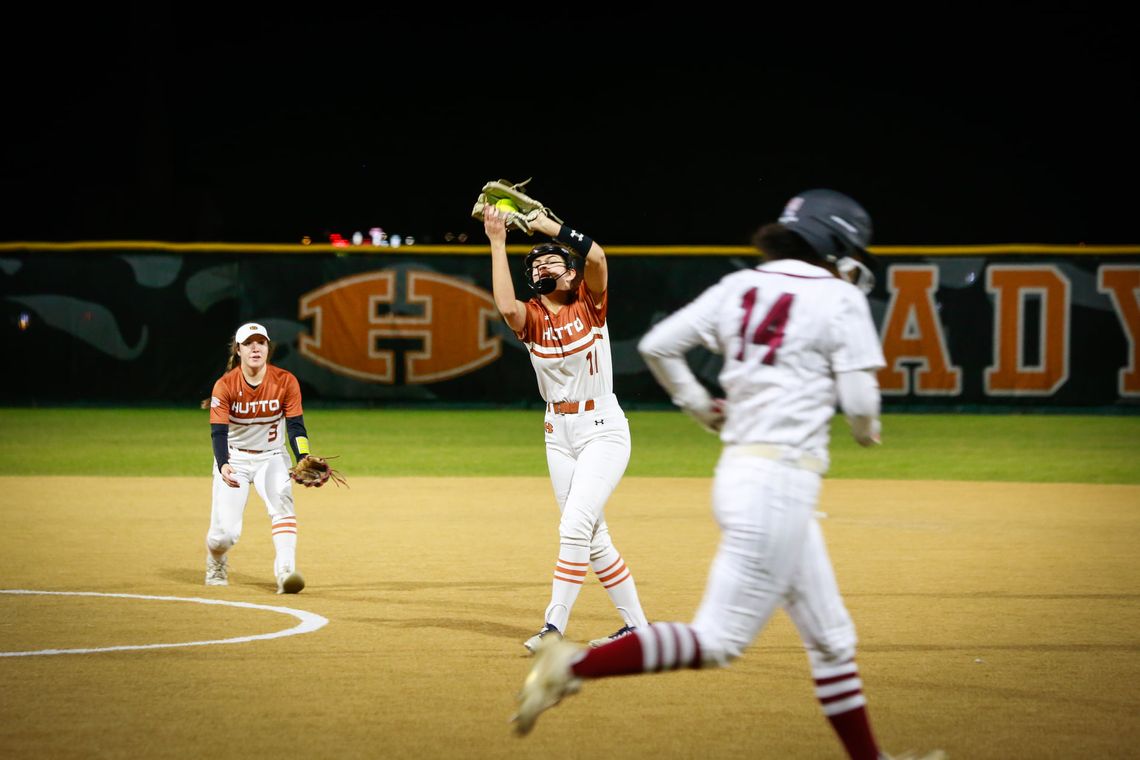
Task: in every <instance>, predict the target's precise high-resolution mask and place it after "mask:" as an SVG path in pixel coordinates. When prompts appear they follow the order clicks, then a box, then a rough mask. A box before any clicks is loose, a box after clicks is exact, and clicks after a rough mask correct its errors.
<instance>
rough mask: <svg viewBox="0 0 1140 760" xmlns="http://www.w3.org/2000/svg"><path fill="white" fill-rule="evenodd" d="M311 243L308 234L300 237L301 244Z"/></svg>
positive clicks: (311, 240)
mask: <svg viewBox="0 0 1140 760" xmlns="http://www.w3.org/2000/svg"><path fill="white" fill-rule="evenodd" d="M312 243H313V239H312V238H311V237H309V236H308V235H305V236H304V237H303V238H301V245H312Z"/></svg>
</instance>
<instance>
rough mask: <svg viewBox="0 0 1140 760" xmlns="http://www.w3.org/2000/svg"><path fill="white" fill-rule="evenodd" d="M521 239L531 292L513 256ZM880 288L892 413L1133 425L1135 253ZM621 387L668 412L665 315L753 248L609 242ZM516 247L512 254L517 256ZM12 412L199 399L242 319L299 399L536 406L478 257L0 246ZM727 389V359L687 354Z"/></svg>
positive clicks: (956, 251)
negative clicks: (649, 362) (650, 344)
mask: <svg viewBox="0 0 1140 760" xmlns="http://www.w3.org/2000/svg"><path fill="white" fill-rule="evenodd" d="M526 250H528V247H527V246H511V247H510V252H511V254H512V257H511V258H512V264H513V265H514V270H515V271H514V274H515V281H516V285H517V286H519V287H518V288H517V290H518V293H519V295H520V296H523V297H525V291H524V290H523V289H522V284H521V266H522V256H521V254H522V253H525V251H526ZM872 250H873V251H874V252H875V253H876V254H878V255H879V256H880V258H881V259H882V261H883V263H884V271H883V272H882V273H881V274H880V278H879V281H878V283H877V284H876V287H875V290H874V291H873V292H872V293H871V295H870V303H871V309H872V313H873V315H874V317H875V321H876V324H877V326H878V328H879V333H880V336H881V338H882V341H883V348H884V353H885V355H886V357H887V361H888V367H887V368H886V369H885V370H883V371H882V372H881V373H880V375H879V380H880V384H881V386H882V389H883V397H884V403H885V405H886V407H887V408H888V409H889V408H891V407H892V406H893V407H896V408H900V409H901V408H908V407H915V406H923V407H934V408H938V407H946V408H956V407H961V406H980V407H985V406H987V405H988V406H994V407H998V406H1000V407H1002V408H1006V407H1010V406H1013V407H1024V408H1026V409H1045V408H1069V407H1089V408H1099V409H1102V410H1103V409H1107V410H1120V411H1124V412H1133V411H1140V348H1138V346H1140V246H1037V245H1001V246H968V247H946V246H921V247H920V246H884V247H877V248H873V249H872ZM607 253H608V256H609V263H610V293H611V295H610V298H611V304H610V319H609V329H610V338H611V340H612V341H613V356H614V372H615V384H616V386H617V391H618V393H619V396H620V397H621V398H622V400H623V402H625V403H626V404H627V405H629V406H633V405H638V404H644V405H658V404H666V403H667V402H668V400H667V398H666V397H665V395H664V394H663V393H662V392H661V390H660V388H658V387H657V385H656V384H655V383H654V382H653V379H652V377H651V376H650V375H649V373H648V371H647V370H646V368H645V365H644V364H643V363H642V362H641V359H640V357H639V356H638V354H637V351H636V343H637V340H638V339H639V338H640V337H641V336H642V335H643V334H644V333H645V331H646V330H647V329H648V328H649V327H650V326H651V325H652V324H653V323H654V322H656V321H657V320H659V319H660V318H661V317H663V316H664V315H665V314H667V313H669V312H671V311H673V310H675V309H677V308H679V307H680V306H682V305H684V304H685V303H687V302H688V301H689V300H691V299H692V298H693V297H695V296H696V295H697V294H698V293H700V292H701V291H702V290H703V289H704V288H706V287H708V286H709V285H711V284H713V283H714V282H716V281H717V279H719V278H720V277H721V276H723V275H725V274H728V273H729V272H732V271H735V270H737V269H739V268H741V267H745V266H752V265H754V264H755V263H756V259H755V255H754V251H752V250H751V249H749V248H745V247H736V246H720V247H712V246H707V247H673V248H663V247H652V248H650V247H629V246H614V247H611V248H608V249H607ZM514 254H519V255H514ZM0 304H2V305H3V314H4V322H3V336H4V337H3V345H4V352H5V356H8V357H14V362H13V364H12V365H11V366H10V368H9V370H8V371H7V372H5V373H3V375H2V376H3V380H2V390H3V393H4V397H5V399H6V401H7V402H8V403H10V404H27V403H56V402H69V401H90V402H108V403H151V402H162V403H165V402H171V403H196V402H197V400H199V399H201V398H203V397H204V396H208V395H209V391H210V388H211V386H212V384H213V381H214V379H216V377H217V376H218V375H219V374H220V373H221V371H222V369H223V366H224V363H225V358H226V353H227V347H228V340H229V336H230V335H231V334H232V332H233V330H234V328H235V327H236V326H237V325H238V324H239V323H241V322H244V321H248V320H254V321H258V322H261V323H263V324H265V325H266V327H267V328H268V330H269V332H270V335H271V336H273V338H274V342H275V344H276V347H275V351H276V354H275V357H274V361H275V363H277V364H279V365H281V366H283V367H285V368H287V369H289V370H290V371H292V372H293V373H294V374H296V375H297V377H298V378H299V379H300V381H301V383H302V388H303V390H304V393H305V397H306V400H307V401H319V400H323V401H330V402H353V403H384V402H399V403H412V402H422V403H428V404H452V405H454V404H459V405H482V404H516V405H527V404H532V403H534V404H537V402H538V398H537V389H536V386H535V381H534V375H533V371H532V370H531V367H530V362H529V359H528V357H527V353H526V351H525V349H524V348H523V346H522V345H521V344H520V343H519V342H518V341H517V340H516V339H515V338H514V336H513V335H512V334H511V332H510V330H508V329H507V328H506V327H505V325H504V324H503V323H502V321H501V320H500V319H499V318H498V316H497V312H496V310H495V306H494V302H493V299H492V297H491V267H490V262H489V256H488V253H487V249H486V248H485V247H483V246H462V245H456V246H411V247H403V248H371V247H368V248H365V247H353V248H337V247H333V246H327V245H321V246H299V245H228V244H167V243H159V242H138V241H132V242H114V241H112V242H84V243H72V244H60V243H0ZM691 359H692V363H693V366H694V368H695V369H696V370H697V372H698V374H699V375H700V376H701V377H702V378H704V379H705V380H707V381H708V382H709V383H710V384H712V385H715V377H716V371H717V369H718V368H719V360H718V358H717V357H715V356H713V355H710V354H707V353H703V352H700V351H697V352H694V354H693V355H692V357H691Z"/></svg>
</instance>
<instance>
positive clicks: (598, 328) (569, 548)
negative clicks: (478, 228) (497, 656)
mask: <svg viewBox="0 0 1140 760" xmlns="http://www.w3.org/2000/svg"><path fill="white" fill-rule="evenodd" d="M483 226H484V230H485V231H486V233H487V237H488V239H489V240H490V241H491V266H492V278H493V281H494V288H493V289H494V295H495V304H496V306H498V308H499V313H500V314H502V316H503V319H504V320H505V321H506V323H507V324H508V325H509V326H510V328H511V329H512V330H514V331H515V335H517V336H518V338H519V340H521V341H522V342H523V343H525V344H526V347H527V349H528V351H529V352H530V360H531V365H532V366H533V367H534V373H535V375H536V377H537V378H538V390H539V393H540V394H541V395H542V398H543V400H544V401H546V418H545V425H544V427H545V430H546V462H547V466H548V468H549V471H550V480H551V483H552V484H553V486H554V498H555V500H556V501H557V503H558V508H559V510H560V511H561V513H562V517H561V520H560V521H559V523H558V541H559V549H558V560H557V562H556V563H555V566H554V580H553V584H552V588H551V594H550V604H549V605H548V606H547V608H546V613H545V617H544V623H543V626H542V629H541V630H539V632H538V633H536V634H535V635H533V636H531V637H530V638H529V639H528V640H527V641H526V643H525V644H524V646H525V647H526V649H527V651H528V652H532V653H533V652H534V651H535V649H536V648H537V647H538V645H539V643H540V642H542V641H543V640H544V639H550V638H555V639H561V638H562V636H563V635H564V634H565V633H566V628H567V625H568V623H569V620H570V611H571V610H572V609H573V607H574V602H575V601H576V600H577V598H578V593H579V591H581V589H582V583H583V582H584V581H585V579H586V575H587V572H588V570H593V571H594V575H595V576H596V577H597V579H598V580H599V581H600V582H601V583H602V586H603V587H604V588H605V589H606V592H607V593H608V594H609V596H610V600H611V601H612V602H613V604H614V606H615V607H617V610H618V612H619V613H620V615H621V618H622V623H623V625H622V627H621V628H619V629H618V630H617V631H615V632H614V633H613V634H611V635H609V636H606V637H602V638H598V639H594V640H593V641H591V642H590V644H591V645H592V646H599V645H601V644H603V643H605V642H607V641H610V640H615V639H619V638H623V637H625V636H628V635H629V634H630V633H631V632H632V631H634V630H637V629H641V628H644V627H645V626H646V625H648V623H647V622H646V619H645V613H644V612H643V611H642V609H641V600H640V599H639V598H638V595H637V586H636V585H635V584H634V581H633V575H632V573H631V572H630V570H629V567H628V566H627V565H626V564H625V561H624V560H623V559H622V556H621V553H620V552H618V550H617V548H616V547H614V544H613V541H612V540H611V538H610V531H609V528H608V527H607V526H606V520H605V516H604V514H603V509H604V507H605V504H606V500H607V499H609V497H610V494H611V493H613V490H614V488H616V487H617V484H618V482H619V481H620V480H621V477H622V475H623V474H624V473H625V468H626V465H627V464H629V453H630V436H629V422H628V420H626V417H625V412H623V411H622V408H621V406H620V405H619V404H618V400H617V396H615V395H614V392H613V386H614V383H613V366H612V363H611V360H610V338H609V331H608V329H607V327H606V312H607V309H608V303H609V302H608V291H607V269H606V256H605V252H604V251H603V250H602V248H601V246H599V245H598V244H597V243H595V242H594V241H593V240H591V239H590V238H588V237H586V236H585V235H583V234H582V233H580V232H578V231H576V230H573V229H570V228H569V227H567V226H565V225H559V224H558V223H556V222H555V221H554V220H552V219H550V218H549V217H548V216H546V214H545V213H543V214H540V215H539V216H538V219H536V220H535V221H534V222H532V223H531V227H532V229H533V230H535V231H537V232H540V233H542V234H544V235H549V236H550V237H551V238H554V242H551V243H544V244H542V245H537V246H535V247H534V249H533V250H532V251H531V252H530V254H529V255H528V256H527V257H526V274H525V277H526V283H527V285H528V286H529V287H530V289H531V290H532V291H534V294H535V295H534V297H532V298H531V299H530V300H528V301H525V302H523V301H519V300H518V299H516V298H515V289H514V283H513V281H512V279H511V272H510V268H509V265H508V263H507V246H506V239H507V230H506V226H505V224H504V215H503V214H502V213H501V212H499V211H498V210H497V209H495V208H493V207H488V208H487V210H486V212H485V214H484V217H483ZM583 259H584V263H583Z"/></svg>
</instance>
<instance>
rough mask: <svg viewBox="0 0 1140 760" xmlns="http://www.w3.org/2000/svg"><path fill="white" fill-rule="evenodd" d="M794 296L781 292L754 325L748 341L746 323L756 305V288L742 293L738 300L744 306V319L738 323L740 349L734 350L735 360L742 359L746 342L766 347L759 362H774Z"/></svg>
mask: <svg viewBox="0 0 1140 760" xmlns="http://www.w3.org/2000/svg"><path fill="white" fill-rule="evenodd" d="M795 298H796V297H795V296H794V295H792V294H791V293H781V294H780V297H779V298H777V299H776V303H775V304H773V305H772V308H771V309H770V310H769V311H768V314H767V315H765V317H764V318H763V319H762V320H760V324H758V325H757V326H756V330H755V332H753V333H752V340H751V341H748V340H746V339H745V336H746V334H747V333H748V323H749V322H750V321H752V309H753V308H754V307H755V306H756V288H749V289H748V290H747V291H746V292H745V293H744V297H743V298H742V299H741V301H740V305H741V306H742V307H743V308H744V319H743V320H742V321H741V323H740V350H739V351H737V352H736V361H738V362H742V361H744V347H745V346H746V345H747V344H748V343H755V344H756V345H758V346H767V347H768V353H766V354H764V358H763V359H762V360H761V363H763V364H769V365H771V364H775V363H776V349H778V348H779V347H780V346H781V345H782V344H783V343H784V327H785V326H786V325H787V324H788V314H789V312H790V311H791V309H792V301H794V300H795Z"/></svg>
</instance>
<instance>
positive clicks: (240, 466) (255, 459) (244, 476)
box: [206, 449, 296, 553]
mask: <svg viewBox="0 0 1140 760" xmlns="http://www.w3.org/2000/svg"><path fill="white" fill-rule="evenodd" d="M230 466H232V467H233V468H234V474H233V479H234V480H236V481H237V482H238V483H239V484H240V485H239V486H238V487H237V488H231V487H230V486H228V485H226V482H225V481H224V480H222V474H221V473H220V472H218V463H217V462H214V498H213V506H212V507H211V509H210V530H209V533H207V534H206V545H207V546H208V547H209V548H210V549H211V550H212V551H214V552H218V553H221V552H225V551H228V550H229V549H230V548H231V547H232V546H233V545H234V544H236V543H237V542H238V539H240V538H241V531H242V515H243V513H244V512H245V505H246V501H248V499H249V486H250V484H253V487H254V489H256V490H257V494H258V496H260V497H261V500H262V501H263V502H265V508H266V510H267V511H268V513H269V519H270V521H271V522H272V521H275V520H279V519H280V518H282V517H293V516H295V514H296V513H295V512H294V510H293V481H292V480H291V479H290V478H289V468H290V466H291V462H290V459H289V454H288V453H286V451H285V449H275V450H270V451H266V452H263V453H261V454H247V453H245V452H242V451H238V450H237V449H230Z"/></svg>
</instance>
